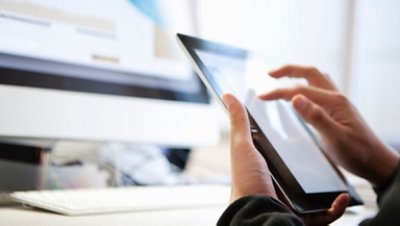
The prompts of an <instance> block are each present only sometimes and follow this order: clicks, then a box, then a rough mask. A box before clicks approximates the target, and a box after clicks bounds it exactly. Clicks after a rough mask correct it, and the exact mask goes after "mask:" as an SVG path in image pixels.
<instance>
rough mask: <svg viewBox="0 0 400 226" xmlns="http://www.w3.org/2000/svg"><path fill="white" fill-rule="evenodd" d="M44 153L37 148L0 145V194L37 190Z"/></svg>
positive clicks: (41, 149) (43, 150) (8, 144)
mask: <svg viewBox="0 0 400 226" xmlns="http://www.w3.org/2000/svg"><path fill="white" fill-rule="evenodd" d="M45 151H46V149H43V148H41V147H37V146H28V145H20V144H10V143H0V178H1V180H0V192H11V191H17V190H32V189H38V188H39V186H40V183H41V169H42V165H43V153H44V152H45Z"/></svg>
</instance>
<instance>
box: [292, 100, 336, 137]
mask: <svg viewBox="0 0 400 226" xmlns="http://www.w3.org/2000/svg"><path fill="white" fill-rule="evenodd" d="M292 105H293V107H294V108H295V109H296V111H297V112H298V113H299V114H300V115H301V116H302V118H303V119H304V120H305V121H306V122H308V123H310V124H311V125H312V126H313V127H315V128H316V129H317V130H318V131H319V132H320V133H322V134H324V135H329V134H332V128H334V127H335V126H336V122H335V121H334V120H333V119H332V118H331V117H330V116H329V115H328V114H327V113H326V112H325V111H324V110H323V109H322V108H321V107H320V106H319V105H317V104H315V103H314V102H312V101H311V100H309V99H307V98H306V97H305V96H303V95H301V94H300V95H296V96H294V97H293V99H292Z"/></svg>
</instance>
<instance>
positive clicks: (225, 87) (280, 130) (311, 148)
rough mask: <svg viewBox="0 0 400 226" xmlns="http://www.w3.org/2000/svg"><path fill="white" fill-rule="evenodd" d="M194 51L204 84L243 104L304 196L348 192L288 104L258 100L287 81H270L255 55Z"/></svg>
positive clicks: (266, 68) (219, 93)
mask: <svg viewBox="0 0 400 226" xmlns="http://www.w3.org/2000/svg"><path fill="white" fill-rule="evenodd" d="M194 51H195V53H196V54H197V56H198V58H199V59H200V61H201V62H202V63H203V65H204V66H205V68H206V69H207V70H208V72H209V75H210V76H211V78H209V77H207V80H208V81H209V82H210V83H211V85H212V87H213V89H214V90H215V91H216V93H217V95H219V96H220V97H221V96H222V95H223V94H225V93H232V94H234V95H235V96H236V97H237V98H239V100H240V101H241V102H242V103H244V105H245V106H246V108H247V110H248V111H249V113H250V114H251V115H252V117H253V118H254V120H255V121H256V122H257V124H258V125H259V127H260V129H261V130H262V132H263V133H264V134H265V135H266V136H267V138H268V139H269V141H270V142H271V144H272V145H273V147H274V148H275V150H276V151H277V152H278V154H279V156H280V157H281V158H282V159H283V161H284V162H285V163H286V165H287V167H288V168H289V170H290V171H291V172H292V174H293V176H294V177H295V178H296V180H297V182H298V183H299V184H300V186H301V187H302V189H303V190H304V191H305V193H324V192H337V191H346V190H347V187H346V185H345V184H344V182H343V181H342V180H341V178H340V177H339V176H338V174H337V173H336V171H335V170H334V169H333V167H332V166H331V165H330V163H329V162H328V160H327V159H326V158H325V156H324V155H323V153H322V152H321V150H320V149H319V148H318V146H317V145H316V143H315V142H314V140H313V139H312V138H311V136H310V134H309V132H308V131H307V130H306V127H305V125H304V124H303V123H302V121H301V120H299V118H298V117H299V116H298V115H297V114H296V112H295V110H294V109H293V108H292V107H291V105H290V103H288V102H286V101H282V100H280V101H262V100H260V99H259V98H258V97H257V95H259V94H261V93H265V92H268V91H271V90H273V89H275V88H278V87H282V85H284V84H282V83H287V81H288V80H286V81H285V79H283V80H282V79H279V80H277V79H274V78H271V77H269V76H268V75H267V71H268V67H267V65H266V64H265V63H264V61H263V60H261V59H260V58H257V57H255V56H254V55H250V54H232V53H221V52H213V51H205V50H201V49H195V50H194ZM310 166H312V167H310Z"/></svg>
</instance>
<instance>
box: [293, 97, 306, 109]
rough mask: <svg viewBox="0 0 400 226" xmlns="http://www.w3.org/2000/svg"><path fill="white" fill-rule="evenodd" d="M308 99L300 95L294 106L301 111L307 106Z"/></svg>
mask: <svg viewBox="0 0 400 226" xmlns="http://www.w3.org/2000/svg"><path fill="white" fill-rule="evenodd" d="M307 105H308V100H307V99H306V98H305V97H303V96H298V97H297V98H296V99H294V101H293V106H294V108H296V110H297V111H299V112H301V111H304V110H305V109H306V108H307Z"/></svg>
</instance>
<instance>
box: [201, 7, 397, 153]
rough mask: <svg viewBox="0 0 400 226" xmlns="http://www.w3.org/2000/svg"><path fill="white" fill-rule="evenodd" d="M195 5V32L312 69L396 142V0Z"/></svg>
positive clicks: (271, 59) (272, 59) (381, 133)
mask: <svg viewBox="0 0 400 226" xmlns="http://www.w3.org/2000/svg"><path fill="white" fill-rule="evenodd" d="M194 2H195V8H196V16H197V18H198V20H197V21H198V34H199V35H200V36H202V37H204V38H207V39H213V40H218V41H221V42H226V43H230V44H233V45H237V46H241V47H244V48H248V49H251V50H253V51H255V52H257V53H258V54H259V55H261V56H263V57H265V59H267V60H268V63H269V64H270V65H272V66H273V67H279V66H281V65H283V64H286V63H294V64H304V65H313V66H316V67H318V68H319V69H320V70H322V71H324V72H326V73H328V74H329V75H330V76H331V77H332V78H333V79H334V81H335V82H336V84H337V86H338V87H339V89H340V90H341V91H342V92H344V93H345V94H346V95H348V96H349V97H350V98H351V100H352V101H353V103H354V104H355V105H356V106H357V107H358V109H359V111H360V112H361V113H362V115H363V116H364V117H365V119H366V120H367V121H368V123H369V124H370V125H371V127H372V128H373V129H374V130H375V131H376V132H377V133H378V135H379V136H380V137H382V138H383V139H384V140H386V141H387V142H389V143H390V144H392V145H393V146H397V147H399V146H398V145H399V144H400V121H399V120H397V117H398V115H400V101H399V100H398V96H399V94H400V91H399V88H398V85H399V84H400V76H399V75H400V41H399V40H400V29H398V27H399V25H398V21H400V14H399V13H398V9H399V8H400V2H399V1H395V0H383V1H372V0H363V1H358V0H350V1H348V0H324V1H319V0H305V1H295V0H281V1H274V0H262V1H258V0H248V1H229V0H226V1H225V0H218V1H215V0H202V1H194Z"/></svg>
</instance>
